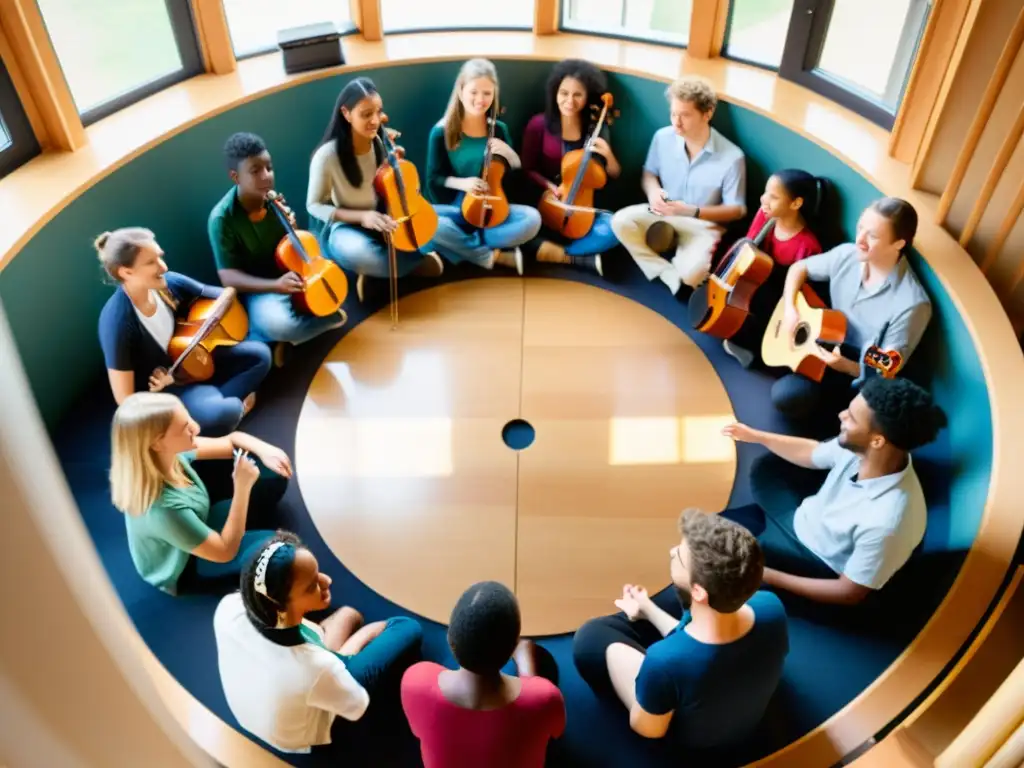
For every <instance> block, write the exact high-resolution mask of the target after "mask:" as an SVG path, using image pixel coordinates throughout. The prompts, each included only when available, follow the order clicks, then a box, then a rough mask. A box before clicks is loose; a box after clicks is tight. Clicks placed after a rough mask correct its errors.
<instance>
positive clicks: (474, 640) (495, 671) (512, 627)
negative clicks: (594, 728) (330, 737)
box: [402, 581, 565, 768]
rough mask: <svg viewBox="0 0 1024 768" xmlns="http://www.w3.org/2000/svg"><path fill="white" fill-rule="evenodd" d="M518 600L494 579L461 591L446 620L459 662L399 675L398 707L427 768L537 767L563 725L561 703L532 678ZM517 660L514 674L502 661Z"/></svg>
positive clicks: (530, 646)
mask: <svg viewBox="0 0 1024 768" xmlns="http://www.w3.org/2000/svg"><path fill="white" fill-rule="evenodd" d="M520 626H521V618H520V613H519V603H518V601H517V600H516V596H515V595H514V594H513V593H512V591H511V590H510V589H509V588H508V587H506V586H505V585H504V584H501V583H499V582H496V581H483V582H479V583H477V584H473V585H472V586H471V587H469V589H467V590H466V591H465V592H463V593H462V596H461V597H460V598H459V599H458V601H457V602H456V603H455V607H454V608H453V609H452V614H451V618H450V619H449V622H448V645H449V646H450V647H451V651H452V654H453V655H454V657H455V661H456V662H457V663H458V664H459V668H458V669H454V670H452V669H446V668H445V667H443V666H441V665H440V664H435V663H433V662H427V661H424V662H420V663H419V664H416V665H414V666H412V667H410V668H409V669H408V670H407V671H406V673H405V675H404V676H403V678H402V707H403V709H404V710H405V715H406V717H407V718H408V720H409V726H410V727H411V728H412V732H413V734H414V735H415V736H416V737H417V738H418V739H419V740H420V744H421V752H422V755H423V764H424V766H425V768H454V767H455V766H463V765H465V766H471V765H472V766H477V765H479V766H488V768H532V767H533V766H536V767H537V768H541V766H543V765H544V756H545V751H546V748H547V745H548V742H549V741H550V740H551V739H557V738H558V737H559V736H561V735H562V732H563V731H564V730H565V703H564V701H563V700H562V694H561V692H560V691H559V690H558V688H557V687H556V686H555V685H554V683H552V682H549V681H548V680H546V679H544V678H542V677H538V676H537V671H536V659H535V652H536V648H535V646H534V643H533V641H531V640H525V639H520V637H519V631H520ZM510 659H515V663H516V666H517V668H518V672H519V676H518V677H515V676H512V675H506V674H504V673H502V671H501V670H502V668H503V667H504V666H505V665H506V664H507V663H508V662H509V660H510Z"/></svg>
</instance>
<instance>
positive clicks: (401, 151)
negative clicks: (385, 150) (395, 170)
mask: <svg viewBox="0 0 1024 768" xmlns="http://www.w3.org/2000/svg"><path fill="white" fill-rule="evenodd" d="M395 157H397V158H398V159H399V160H401V159H402V158H403V157H405V147H402V146H396V147H395Z"/></svg>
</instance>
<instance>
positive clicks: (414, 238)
mask: <svg viewBox="0 0 1024 768" xmlns="http://www.w3.org/2000/svg"><path fill="white" fill-rule="evenodd" d="M381 123H382V127H381V131H380V133H379V134H378V135H377V141H378V142H380V144H381V146H382V147H383V149H384V155H385V157H386V161H387V162H386V163H385V164H384V165H382V166H381V167H380V169H379V170H378V171H377V175H376V176H375V177H374V179H373V185H374V188H375V189H376V190H377V194H378V195H380V197H381V198H383V200H384V202H385V205H386V206H387V212H388V215H389V216H390V217H391V218H392V219H394V220H395V221H396V222H397V223H398V229H396V230H395V231H394V232H392V233H391V238H392V240H393V242H394V244H395V248H397V249H398V250H400V251H418V250H419V249H420V246H421V245H424V244H425V243H428V242H430V240H431V238H433V237H434V233H435V232H436V231H437V212H436V211H435V210H434V206H432V205H431V204H430V203H429V202H427V200H426V198H424V197H423V194H422V193H421V192H420V176H419V173H418V172H417V170H416V166H415V165H413V164H412V163H411V162H410V161H409V160H406V159H405V158H404V157H399V156H398V149H397V147H395V143H394V141H392V139H391V135H390V134H389V133H388V131H387V130H386V129H384V128H383V125H385V124H386V123H387V115H381Z"/></svg>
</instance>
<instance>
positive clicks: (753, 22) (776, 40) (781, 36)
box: [722, 0, 793, 68]
mask: <svg viewBox="0 0 1024 768" xmlns="http://www.w3.org/2000/svg"><path fill="white" fill-rule="evenodd" d="M729 6H730V7H729V26H728V28H727V29H726V33H725V47H724V49H723V51H722V52H723V54H724V55H725V56H728V57H729V58H732V59H740V60H742V61H749V62H752V63H754V64H763V65H764V66H767V67H773V68H776V67H778V66H779V63H780V62H781V61H782V49H783V47H784V46H785V44H786V30H788V29H789V18H790V16H792V15H793V0H732V2H731V3H730V4H729Z"/></svg>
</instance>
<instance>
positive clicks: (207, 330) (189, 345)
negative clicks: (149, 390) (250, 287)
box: [164, 288, 249, 384]
mask: <svg viewBox="0 0 1024 768" xmlns="http://www.w3.org/2000/svg"><path fill="white" fill-rule="evenodd" d="M164 300H165V301H167V297H166V296H164ZM247 333H249V316H248V315H247V314H246V312H245V309H244V308H243V307H242V303H241V302H240V301H238V295H237V292H236V291H235V289H234V288H225V289H224V290H223V291H222V292H221V294H220V296H218V297H217V298H216V299H198V300H196V301H194V302H192V306H190V307H189V308H188V316H187V317H185V318H184V319H181V320H178V321H177V322H176V323H175V327H174V335H173V336H171V343H170V344H169V345H168V347H167V354H168V355H169V356H170V357H171V359H172V360H174V363H173V364H172V365H171V367H170V368H169V369H168V370H167V372H168V373H169V374H170V375H171V376H174V378H175V381H176V383H179V384H188V383H192V382H196V381H206V380H208V379H210V378H211V377H212V376H213V373H214V368H213V351H214V350H215V349H216V348H217V347H224V346H232V345H234V344H237V343H238V342H240V341H242V340H244V339H245V336H246V334H247Z"/></svg>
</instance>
